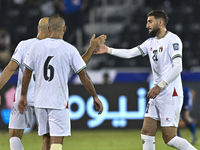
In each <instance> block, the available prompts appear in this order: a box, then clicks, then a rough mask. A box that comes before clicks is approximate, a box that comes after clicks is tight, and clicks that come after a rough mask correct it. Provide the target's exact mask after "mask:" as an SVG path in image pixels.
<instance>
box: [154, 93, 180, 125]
mask: <svg viewBox="0 0 200 150" xmlns="http://www.w3.org/2000/svg"><path fill="white" fill-rule="evenodd" d="M182 103H183V98H182V97H178V96H176V97H171V98H168V99H163V100H160V99H158V100H157V101H156V106H157V108H158V111H159V116H160V121H161V127H178V123H179V118H180V112H181V107H182Z"/></svg>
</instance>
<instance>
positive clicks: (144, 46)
mask: <svg viewBox="0 0 200 150" xmlns="http://www.w3.org/2000/svg"><path fill="white" fill-rule="evenodd" d="M148 47H149V39H147V40H146V41H144V42H143V43H142V44H141V45H139V46H137V48H138V49H139V50H140V52H141V54H142V56H143V57H144V56H146V55H147V54H148Z"/></svg>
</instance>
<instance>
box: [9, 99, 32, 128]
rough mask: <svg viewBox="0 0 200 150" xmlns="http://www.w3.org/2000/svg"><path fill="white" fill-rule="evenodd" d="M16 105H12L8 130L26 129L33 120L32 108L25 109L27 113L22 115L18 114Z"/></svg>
mask: <svg viewBox="0 0 200 150" xmlns="http://www.w3.org/2000/svg"><path fill="white" fill-rule="evenodd" d="M17 105H18V103H16V102H15V103H13V107H12V109H11V114H10V120H9V126H8V128H9V129H19V130H20V129H26V128H29V127H31V124H32V120H33V113H34V108H33V107H32V106H28V107H27V111H25V112H24V114H23V115H21V114H20V113H19V110H18V108H17Z"/></svg>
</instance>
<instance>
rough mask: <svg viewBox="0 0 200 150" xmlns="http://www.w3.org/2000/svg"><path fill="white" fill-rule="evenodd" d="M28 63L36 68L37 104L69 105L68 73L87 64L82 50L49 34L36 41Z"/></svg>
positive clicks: (57, 106) (47, 106)
mask: <svg viewBox="0 0 200 150" xmlns="http://www.w3.org/2000/svg"><path fill="white" fill-rule="evenodd" d="M24 65H25V66H26V67H27V68H28V69H30V70H31V71H33V70H34V72H35V97H34V106H35V107H36V108H52V109H65V108H66V106H67V104H68V85H67V84H68V75H69V73H70V70H71V68H72V69H73V70H74V72H75V73H79V72H80V71H81V70H83V69H84V68H86V64H85V62H84V61H83V59H82V57H81V56H80V54H79V52H78V50H77V49H76V48H75V47H74V46H72V45H71V44H69V43H67V42H65V41H64V40H62V39H54V38H46V39H44V40H41V41H39V42H37V44H34V45H33V47H31V50H30V51H29V53H28V54H27V57H26V59H25V61H24Z"/></svg>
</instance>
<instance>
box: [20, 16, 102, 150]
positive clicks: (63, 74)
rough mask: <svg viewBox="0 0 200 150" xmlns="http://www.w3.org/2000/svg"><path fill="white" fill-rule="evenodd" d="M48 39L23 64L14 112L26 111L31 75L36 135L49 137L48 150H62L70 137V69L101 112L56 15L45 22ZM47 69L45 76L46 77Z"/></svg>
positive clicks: (63, 22)
mask: <svg viewBox="0 0 200 150" xmlns="http://www.w3.org/2000/svg"><path fill="white" fill-rule="evenodd" d="M48 29H49V31H50V38H46V39H44V40H41V41H40V42H38V43H36V44H34V45H33V46H32V48H31V49H30V51H29V53H28V54H27V57H26V59H25V61H24V65H25V66H26V69H25V73H24V76H23V80H22V91H21V98H20V100H19V103H18V109H19V111H20V113H21V114H24V113H25V111H24V110H27V97H26V95H27V90H28V85H29V81H30V79H31V76H32V72H33V71H34V73H35V77H36V81H35V97H34V106H35V111H36V117H37V120H38V134H39V135H40V136H42V135H44V134H47V133H49V134H50V139H51V148H50V150H62V144H63V139H64V137H65V136H70V135H71V125H70V117H69V108H68V96H69V94H68V85H67V83H68V75H69V72H70V70H71V69H72V70H73V71H74V72H75V73H76V74H78V76H79V78H80V80H81V82H82V83H83V85H84V86H85V88H86V89H87V91H88V92H89V93H90V94H91V96H92V97H93V102H94V105H95V109H96V110H98V111H99V112H98V114H101V113H102V111H103V106H102V103H101V101H100V100H99V98H98V96H97V93H96V91H95V88H94V86H93V84H92V81H91V80H90V78H89V76H88V74H87V73H86V71H85V68H86V64H85V62H84V61H83V59H82V58H81V56H80V54H79V53H78V50H77V49H76V48H75V47H74V46H72V45H71V44H69V43H67V42H65V41H64V40H63V35H64V33H65V31H66V26H65V21H64V19H63V18H62V17H61V16H59V15H58V14H56V15H53V16H51V17H50V18H49V28H48ZM47 68H48V72H49V74H48V75H47Z"/></svg>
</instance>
